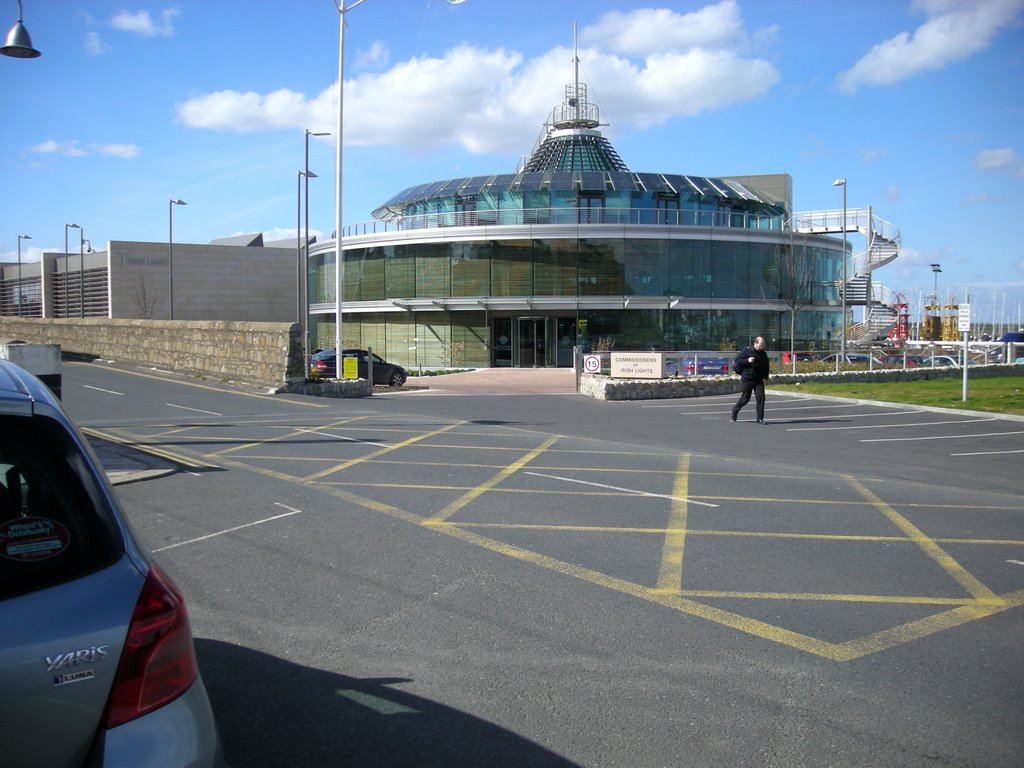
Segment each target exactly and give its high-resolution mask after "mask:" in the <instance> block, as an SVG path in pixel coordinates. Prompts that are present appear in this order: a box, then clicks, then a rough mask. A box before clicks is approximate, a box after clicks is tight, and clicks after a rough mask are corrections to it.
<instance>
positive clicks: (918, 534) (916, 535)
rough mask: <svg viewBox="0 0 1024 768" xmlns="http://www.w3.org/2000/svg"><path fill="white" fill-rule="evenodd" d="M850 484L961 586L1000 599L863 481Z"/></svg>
mask: <svg viewBox="0 0 1024 768" xmlns="http://www.w3.org/2000/svg"><path fill="white" fill-rule="evenodd" d="M847 480H848V481H849V483H850V485H852V486H853V487H854V488H856V489H857V491H859V492H860V494H861V495H862V496H864V498H865V499H867V500H868V501H870V502H871V503H872V504H873V505H874V507H875V508H876V509H877V510H878V511H880V512H881V513H882V514H883V515H885V516H886V517H887V518H888V519H889V520H890V521H892V523H893V524H894V525H895V526H896V527H897V528H899V529H900V530H901V531H903V532H904V533H905V534H906V535H907V536H908V538H910V540H911V541H913V542H914V543H915V544H917V545H918V546H919V547H920V548H921V549H922V550H923V551H924V553H925V554H926V555H928V557H930V558H932V560H934V561H935V562H936V563H938V564H939V566H940V567H941V568H942V569H943V570H945V571H946V572H947V573H948V574H949V575H950V576H952V577H953V578H954V579H955V580H956V581H957V583H958V584H960V586H962V587H963V588H964V589H966V590H967V592H968V593H969V594H971V595H973V596H974V597H976V598H977V599H979V600H986V601H988V600H998V599H999V598H997V597H996V594H995V592H993V591H992V590H991V589H989V588H988V587H986V586H985V585H984V584H982V583H981V582H980V581H979V580H978V579H977V578H975V576H974V575H972V574H970V573H968V572H967V569H965V568H964V567H963V566H962V565H960V563H958V562H957V561H956V560H954V559H953V558H952V557H951V556H950V555H949V554H948V553H947V552H946V551H945V550H944V549H943V548H942V547H940V546H939V545H938V544H936V543H935V541H934V539H930V538H928V537H927V536H926V535H925V534H924V532H923V531H922V530H921V529H920V528H918V527H917V526H916V525H914V524H913V523H912V522H910V521H909V520H907V518H905V517H904V516H903V515H901V514H900V513H899V512H897V511H896V510H895V509H893V508H892V507H890V506H889V505H888V504H886V503H885V502H884V501H882V500H881V499H880V498H878V497H877V496H876V495H875V494H874V493H872V492H871V490H870V489H868V488H867V487H866V486H865V485H864V484H863V483H861V482H860V481H858V480H857V478H855V477H849V476H848V477H847Z"/></svg>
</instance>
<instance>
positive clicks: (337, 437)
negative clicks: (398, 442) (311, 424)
mask: <svg viewBox="0 0 1024 768" xmlns="http://www.w3.org/2000/svg"><path fill="white" fill-rule="evenodd" d="M295 431H296V432H305V433H306V434H309V435H320V436H321V437H333V438H334V439H335V440H342V441H344V442H346V443H362V444H363V445H372V446H374V447H376V448H387V447H389V446H388V445H387V444H386V443H374V442H372V441H370V440H357V439H356V438H354V437H348V436H347V435H335V434H333V433H331V432H323V431H322V430H319V429H296V430H295Z"/></svg>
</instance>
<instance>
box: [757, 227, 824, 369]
mask: <svg viewBox="0 0 1024 768" xmlns="http://www.w3.org/2000/svg"><path fill="white" fill-rule="evenodd" d="M775 269H776V270H777V272H778V285H779V299H781V300H782V302H783V303H784V304H785V305H786V308H787V310H788V312H789V361H790V363H791V364H792V366H793V373H796V316H797V313H798V312H799V311H800V310H801V309H803V308H804V307H806V306H808V305H809V304H812V303H813V302H814V291H813V288H814V256H813V255H811V254H809V252H808V248H807V244H806V243H802V244H800V245H797V243H796V237H795V233H794V232H793V231H792V230H790V233H789V242H788V243H785V244H783V245H782V247H781V248H780V249H779V257H778V264H777V265H775ZM762 295H763V294H762Z"/></svg>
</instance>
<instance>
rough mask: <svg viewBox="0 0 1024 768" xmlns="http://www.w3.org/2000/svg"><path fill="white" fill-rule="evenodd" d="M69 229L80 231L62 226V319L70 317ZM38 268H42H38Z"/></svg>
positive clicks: (69, 226) (72, 226)
mask: <svg viewBox="0 0 1024 768" xmlns="http://www.w3.org/2000/svg"><path fill="white" fill-rule="evenodd" d="M69 229H81V227H80V226H78V225H77V224H65V225H64V317H65V318H67V317H69V316H70V313H69V312H68V309H69V307H68V297H69V295H70V292H69V291H68V260H69V259H70V258H71V257H70V256H68V230H69ZM40 268H42V267H41V266H40Z"/></svg>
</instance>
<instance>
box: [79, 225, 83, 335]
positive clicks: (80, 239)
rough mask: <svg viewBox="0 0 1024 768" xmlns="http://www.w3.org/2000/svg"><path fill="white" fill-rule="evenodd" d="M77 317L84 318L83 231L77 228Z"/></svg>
mask: <svg viewBox="0 0 1024 768" xmlns="http://www.w3.org/2000/svg"><path fill="white" fill-rule="evenodd" d="M78 316H79V317H85V229H83V228H82V227H79V228H78Z"/></svg>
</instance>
